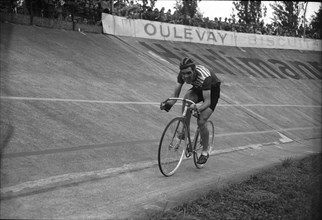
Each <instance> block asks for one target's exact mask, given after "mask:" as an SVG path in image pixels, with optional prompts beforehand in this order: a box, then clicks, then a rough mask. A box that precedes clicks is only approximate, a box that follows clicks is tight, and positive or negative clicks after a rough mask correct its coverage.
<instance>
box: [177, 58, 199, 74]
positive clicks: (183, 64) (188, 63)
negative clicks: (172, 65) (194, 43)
mask: <svg viewBox="0 0 322 220" xmlns="http://www.w3.org/2000/svg"><path fill="white" fill-rule="evenodd" d="M179 67H180V71H181V70H184V69H186V68H188V67H191V68H192V70H194V69H195V67H196V65H195V64H194V62H193V61H192V59H190V58H188V57H184V58H183V59H182V60H181V62H180V66H179Z"/></svg>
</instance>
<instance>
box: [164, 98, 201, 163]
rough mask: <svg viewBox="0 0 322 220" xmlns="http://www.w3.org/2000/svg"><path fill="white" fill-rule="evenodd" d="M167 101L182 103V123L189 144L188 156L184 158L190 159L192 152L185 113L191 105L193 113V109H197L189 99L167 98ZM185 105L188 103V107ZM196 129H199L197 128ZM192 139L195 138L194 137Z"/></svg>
mask: <svg viewBox="0 0 322 220" xmlns="http://www.w3.org/2000/svg"><path fill="white" fill-rule="evenodd" d="M168 100H175V101H182V103H183V104H184V109H183V112H182V118H183V119H184V123H185V124H186V127H187V128H188V131H187V134H188V142H189V144H188V145H189V147H188V155H186V156H187V157H190V156H191V154H192V152H193V149H192V141H191V136H190V128H189V127H188V123H187V117H186V115H187V111H188V109H189V107H190V106H191V105H193V108H192V111H194V109H197V104H196V103H195V102H194V101H192V100H190V99H185V98H168V99H167V100H166V101H168ZM187 103H189V104H190V105H187ZM197 129H199V128H197ZM197 133H198V132H196V134H197ZM194 138H196V137H194ZM194 140H195V139H194Z"/></svg>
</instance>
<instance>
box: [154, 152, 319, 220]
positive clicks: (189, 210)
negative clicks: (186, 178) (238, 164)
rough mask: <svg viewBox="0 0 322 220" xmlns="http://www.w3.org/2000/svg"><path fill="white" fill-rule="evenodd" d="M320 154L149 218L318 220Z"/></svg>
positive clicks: (289, 161) (291, 161)
mask: <svg viewBox="0 0 322 220" xmlns="http://www.w3.org/2000/svg"><path fill="white" fill-rule="evenodd" d="M321 217H322V216H321V154H315V155H311V156H308V157H306V158H304V159H301V160H295V159H292V158H287V159H285V160H283V161H282V162H281V164H280V165H278V166H275V167H273V168H270V169H268V170H264V171H262V172H260V173H258V174H255V175H252V176H250V178H249V179H247V180H245V181H244V182H241V183H238V184H231V185H229V186H227V187H225V188H224V189H222V190H217V191H214V190H212V191H210V192H209V193H208V194H207V195H205V196H203V197H201V198H198V199H196V200H195V201H191V202H189V203H184V204H182V205H180V206H178V207H175V208H173V209H171V210H167V211H158V212H155V213H153V214H149V219H155V220H159V219H191V220H192V219H292V220H293V219H305V220H309V219H321Z"/></svg>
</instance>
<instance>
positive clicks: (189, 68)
mask: <svg viewBox="0 0 322 220" xmlns="http://www.w3.org/2000/svg"><path fill="white" fill-rule="evenodd" d="M195 69H196V65H195V64H194V62H193V61H192V59H190V58H188V57H185V58H183V59H182V60H181V62H180V72H181V76H182V79H183V80H184V81H185V82H186V83H191V82H193V81H194V79H195V77H196V73H195Z"/></svg>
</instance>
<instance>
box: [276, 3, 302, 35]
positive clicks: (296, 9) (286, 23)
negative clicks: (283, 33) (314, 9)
mask: <svg viewBox="0 0 322 220" xmlns="http://www.w3.org/2000/svg"><path fill="white" fill-rule="evenodd" d="M303 4H304V2H302V3H300V2H299V1H275V3H274V4H270V6H271V7H272V9H273V16H274V22H275V23H277V24H278V25H279V26H281V27H283V28H285V29H294V30H295V29H297V27H298V26H299V24H300V16H299V15H300V13H301V12H302V11H303V10H304V7H303V6H304V5H303Z"/></svg>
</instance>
